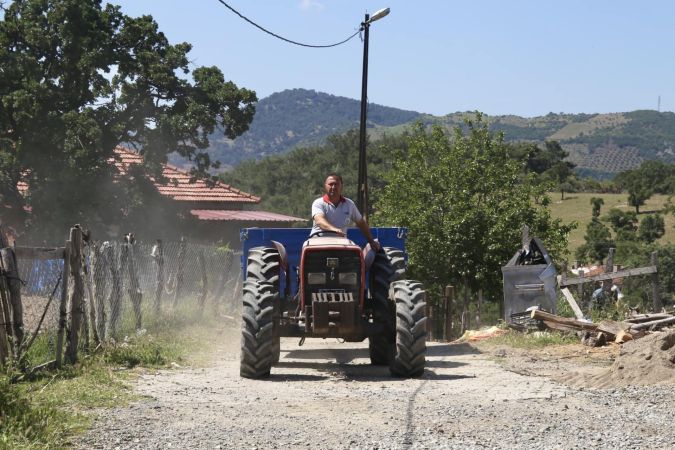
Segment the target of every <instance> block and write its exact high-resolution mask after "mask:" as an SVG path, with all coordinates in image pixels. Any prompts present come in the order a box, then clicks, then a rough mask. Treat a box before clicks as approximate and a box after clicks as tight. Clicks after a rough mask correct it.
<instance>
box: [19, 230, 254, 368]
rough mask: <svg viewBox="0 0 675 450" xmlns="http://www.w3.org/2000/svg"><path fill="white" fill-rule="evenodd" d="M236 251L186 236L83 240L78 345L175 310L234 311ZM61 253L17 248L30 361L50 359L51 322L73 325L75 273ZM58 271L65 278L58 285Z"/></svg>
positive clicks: (158, 321) (54, 334) (134, 329)
mask: <svg viewBox="0 0 675 450" xmlns="http://www.w3.org/2000/svg"><path fill="white" fill-rule="evenodd" d="M66 253H67V252H66ZM65 256H66V258H67V254H66V255H65ZM240 257H241V253H238V252H234V251H231V250H226V249H219V248H217V247H215V246H209V245H200V244H194V243H189V242H186V241H182V242H166V243H162V242H160V241H157V242H156V243H154V244H148V243H133V242H128V241H127V242H94V243H88V244H87V245H85V246H84V248H83V252H82V269H81V272H82V280H83V283H82V284H83V297H82V298H83V302H82V306H81V307H80V308H79V311H80V312H81V313H82V320H81V325H80V327H79V328H80V329H79V330H78V332H79V334H80V336H81V337H80V341H79V344H78V345H79V347H89V346H90V345H92V343H98V342H105V341H119V340H120V339H123V338H124V336H127V335H129V334H131V333H144V332H145V331H146V327H147V326H148V324H151V325H152V326H153V327H162V323H163V321H166V323H170V322H171V320H172V319H175V315H176V314H191V316H194V315H195V313H196V315H197V316H199V314H203V315H204V316H206V315H209V316H212V315H213V314H224V315H230V316H232V315H236V312H237V311H238V308H239V292H240V290H241V269H240ZM66 258H64V257H61V258H60V259H59V258H54V259H44V258H31V257H26V256H25V255H21V254H19V255H17V268H18V273H19V278H20V279H21V303H22V307H23V332H24V336H25V338H24V343H28V341H29V340H30V341H31V342H30V348H28V349H27V354H26V356H27V360H28V361H29V363H30V365H40V364H41V363H47V362H49V361H50V360H52V359H54V357H55V355H56V354H57V348H58V342H59V329H63V328H64V326H66V329H67V330H66V332H67V334H68V335H71V334H72V332H73V330H72V329H71V328H72V324H73V312H72V311H73V309H72V305H71V302H72V296H73V292H74V290H75V288H76V281H75V280H76V277H74V276H70V274H68V275H69V276H64V265H66V264H65V261H66ZM66 270H67V271H69V268H66ZM64 279H67V280H68V289H67V290H65V291H64V286H63V280H64ZM64 301H65V303H64ZM205 322H208V321H205ZM60 325H62V326H60ZM33 336H34V337H33ZM31 338H32V339H31ZM66 339H67V337H66ZM57 359H58V357H57Z"/></svg>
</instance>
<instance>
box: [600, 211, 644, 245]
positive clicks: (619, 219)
mask: <svg viewBox="0 0 675 450" xmlns="http://www.w3.org/2000/svg"><path fill="white" fill-rule="evenodd" d="M604 220H606V221H608V222H609V223H610V224H611V226H612V229H613V230H614V233H615V234H616V240H617V241H634V240H635V239H636V238H637V235H636V234H635V233H636V232H637V225H638V218H637V214H636V213H635V212H634V211H621V210H620V209H617V208H612V209H610V210H609V212H608V213H607V216H606V217H605V218H604Z"/></svg>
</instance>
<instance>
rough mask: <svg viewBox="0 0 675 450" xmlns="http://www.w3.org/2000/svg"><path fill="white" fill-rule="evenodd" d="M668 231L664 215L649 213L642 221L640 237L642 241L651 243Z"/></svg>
mask: <svg viewBox="0 0 675 450" xmlns="http://www.w3.org/2000/svg"><path fill="white" fill-rule="evenodd" d="M665 232H666V226H665V222H664V220H663V216H661V215H660V214H649V215H647V216H645V217H644V218H643V219H642V220H641V221H640V228H639V229H638V237H639V238H640V240H641V241H644V242H646V243H647V244H651V243H652V242H654V241H656V240H657V239H659V238H661V237H662V236H663V235H664V234H665Z"/></svg>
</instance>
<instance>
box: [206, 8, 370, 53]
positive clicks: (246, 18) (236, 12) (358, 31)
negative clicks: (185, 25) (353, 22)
mask: <svg viewBox="0 0 675 450" xmlns="http://www.w3.org/2000/svg"><path fill="white" fill-rule="evenodd" d="M218 2H219V3H221V4H222V5H223V6H225V7H226V8H227V9H229V10H230V11H232V12H233V13H235V14H236V15H238V16H239V17H241V18H242V19H244V20H245V21H246V22H248V23H250V24H251V25H253V26H254V27H256V28H258V29H260V30H262V31H264V32H265V33H267V34H269V35H272V36H274V37H275V38H277V39H281V40H282V41H285V42H288V43H290V44H295V45H299V46H301V47H310V48H329V47H337V46H338V45H342V44H344V43H345V42H347V41H349V40H350V39H352V38H353V37H354V36H356V35H357V34H359V33H360V32H361V29H360V28H359V30H357V31H356V33H354V34H352V35H351V36H349V37H348V38H347V39H345V40H344V41H340V42H336V43H335V44H329V45H311V44H303V43H302V42H296V41H292V40H290V39H286V38H285V37H283V36H279V35H278V34H276V33H273V32H271V31H269V30H267V29H265V28H263V27H261V26H260V25H258V24H257V23H255V22H253V21H252V20H251V19H249V18H248V17H246V16H244V15H243V14H241V13H240V12H239V11H237V10H236V9H234V8H233V7H231V6H230V5H228V4H227V3H225V2H224V1H223V0H218Z"/></svg>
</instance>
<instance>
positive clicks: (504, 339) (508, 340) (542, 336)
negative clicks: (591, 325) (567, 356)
mask: <svg viewBox="0 0 675 450" xmlns="http://www.w3.org/2000/svg"><path fill="white" fill-rule="evenodd" d="M485 342H486V343H489V345H491V346H492V345H495V346H499V345H504V346H508V347H513V348H523V349H537V348H543V347H548V346H550V345H567V344H578V343H579V337H578V336H577V335H576V334H574V333H559V332H555V331H552V332H534V333H522V332H520V331H516V330H508V331H507V332H506V333H504V334H501V335H499V336H494V337H491V338H490V339H489V340H488V341H485Z"/></svg>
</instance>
